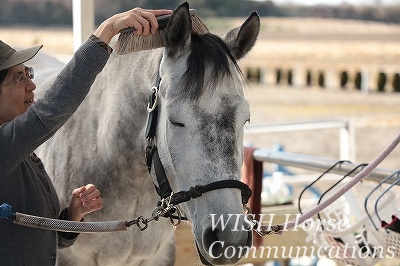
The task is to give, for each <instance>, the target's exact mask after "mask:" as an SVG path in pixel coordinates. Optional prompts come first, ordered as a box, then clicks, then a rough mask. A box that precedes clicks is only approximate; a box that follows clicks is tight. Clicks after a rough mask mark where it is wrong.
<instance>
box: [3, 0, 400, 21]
mask: <svg viewBox="0 0 400 266" xmlns="http://www.w3.org/2000/svg"><path fill="white" fill-rule="evenodd" d="M71 2H72V1H71V0H1V9H0V25H40V26H43V25H49V26H50V25H72V3H71ZM182 2H183V0H151V1H150V0H113V1H109V0H96V1H95V10H96V12H95V13H96V14H95V23H96V24H99V23H100V22H101V21H103V20H105V19H106V18H108V17H109V16H111V15H113V14H115V13H118V12H121V11H125V10H128V9H130V8H133V7H136V6H140V7H142V8H149V9H157V8H168V9H174V8H176V7H177V6H178V5H179V4H181V3H182ZM188 2H189V4H190V6H191V7H192V8H195V9H196V10H197V12H198V13H199V15H200V16H201V17H202V18H206V17H245V16H248V15H249V14H250V13H251V12H252V11H257V12H258V14H259V15H260V16H263V17H268V16H270V17H323V18H341V19H358V20H368V21H379V22H386V23H400V16H399V15H398V14H400V4H399V5H398V6H352V5H338V6H325V5H317V6H297V5H276V4H275V3H274V2H273V1H263V2H259V1H252V0H229V1H226V0H190V1H188Z"/></svg>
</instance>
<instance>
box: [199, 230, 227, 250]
mask: <svg viewBox="0 0 400 266" xmlns="http://www.w3.org/2000/svg"><path fill="white" fill-rule="evenodd" d="M218 231H219V230H218V229H217V228H214V230H213V229H212V228H207V229H206V230H204V232H203V244H204V247H205V249H206V251H207V252H208V253H211V252H212V254H221V252H222V249H223V245H222V244H218V243H216V242H217V241H218ZM210 249H211V250H210Z"/></svg>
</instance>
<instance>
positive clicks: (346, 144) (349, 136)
mask: <svg viewBox="0 0 400 266" xmlns="http://www.w3.org/2000/svg"><path fill="white" fill-rule="evenodd" d="M326 128H339V130H340V131H339V147H340V156H339V158H340V159H341V160H350V161H355V150H356V147H355V141H354V126H353V124H352V122H351V121H350V120H323V121H312V122H295V123H281V124H268V125H262V124H259V125H248V126H246V129H245V134H260V133H273V132H286V131H299V130H315V129H326Z"/></svg>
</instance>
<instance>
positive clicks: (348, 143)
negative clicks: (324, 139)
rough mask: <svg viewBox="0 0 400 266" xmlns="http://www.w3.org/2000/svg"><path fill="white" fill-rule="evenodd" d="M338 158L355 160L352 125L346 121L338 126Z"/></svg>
mask: <svg viewBox="0 0 400 266" xmlns="http://www.w3.org/2000/svg"><path fill="white" fill-rule="evenodd" d="M339 138H340V141H339V142H340V160H349V161H352V162H355V154H356V152H355V149H356V147H355V144H354V126H353V123H352V122H351V121H348V122H347V123H346V124H345V125H343V126H342V127H341V128H340V133H339Z"/></svg>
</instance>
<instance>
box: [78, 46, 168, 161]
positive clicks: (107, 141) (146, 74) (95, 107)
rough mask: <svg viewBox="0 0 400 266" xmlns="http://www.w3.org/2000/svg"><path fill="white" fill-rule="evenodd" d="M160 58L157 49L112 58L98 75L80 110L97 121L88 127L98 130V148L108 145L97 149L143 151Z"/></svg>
mask: <svg viewBox="0 0 400 266" xmlns="http://www.w3.org/2000/svg"><path fill="white" fill-rule="evenodd" d="M160 58H161V50H160V49H157V50H152V51H143V52H137V53H131V54H127V55H112V56H111V58H110V59H109V61H108V63H107V65H106V67H105V68H104V70H103V71H102V72H101V73H100V74H99V75H98V77H97V79H96V82H95V83H94V85H93V87H92V90H91V95H89V97H87V102H86V103H85V105H86V106H85V107H83V108H85V109H86V112H87V113H90V116H91V117H92V119H94V120H96V121H98V122H97V123H92V125H90V123H89V124H88V125H87V126H94V127H97V128H96V130H95V131H96V132H97V136H96V138H97V139H98V141H97V142H98V143H100V144H98V145H104V146H107V147H100V149H101V148H107V149H109V148H110V147H124V148H125V149H126V152H127V153H131V152H132V150H137V149H143V147H144V143H145V133H144V132H145V127H146V121H147V111H146V106H147V101H148V96H149V94H150V91H151V87H152V86H154V83H155V79H156V73H157V71H158V67H159V63H160ZM117 142H118V143H117ZM115 149H117V148H115ZM119 149H121V148H119ZM115 152H119V153H121V150H118V151H115ZM123 152H124V151H122V153H123ZM138 153H139V152H138ZM140 155H141V156H142V155H143V153H140Z"/></svg>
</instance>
